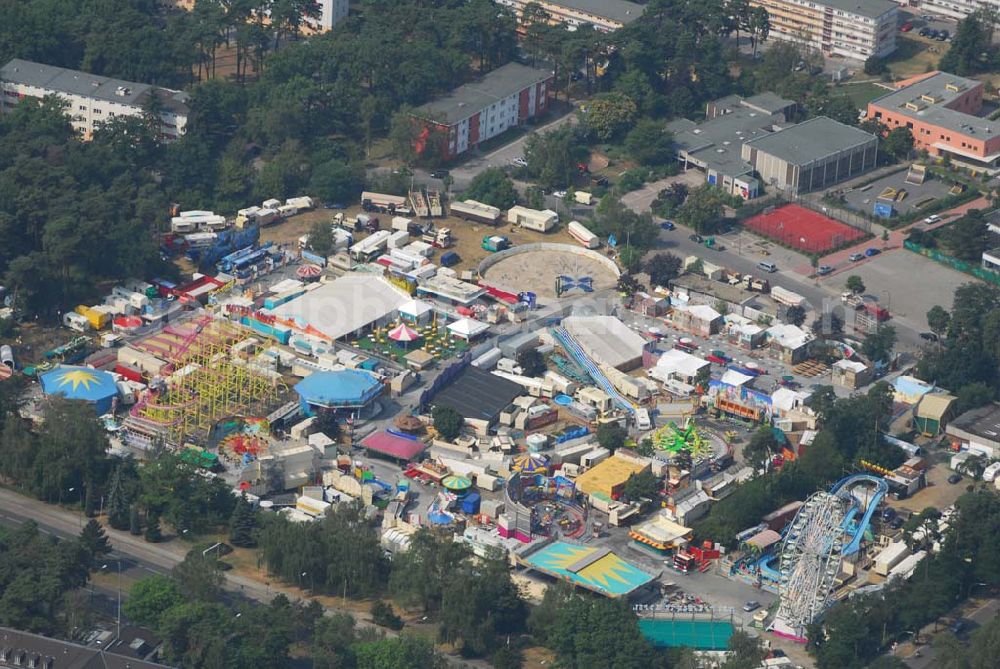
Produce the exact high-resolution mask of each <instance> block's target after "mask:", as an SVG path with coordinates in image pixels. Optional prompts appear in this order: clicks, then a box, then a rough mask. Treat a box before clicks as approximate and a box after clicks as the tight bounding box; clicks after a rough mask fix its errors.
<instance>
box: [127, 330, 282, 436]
mask: <svg viewBox="0 0 1000 669" xmlns="http://www.w3.org/2000/svg"><path fill="white" fill-rule="evenodd" d="M193 325H194V328H193V330H192V332H191V334H190V335H189V336H188V337H187V338H186V339H185V340H184V341H183V342H182V343H181V345H180V346H178V347H177V348H176V349H175V350H173V351H172V352H171V353H170V355H169V360H168V362H169V363H170V366H171V368H172V373H171V374H170V376H169V377H168V378H167V379H165V380H163V381H158V382H156V383H153V384H151V387H150V390H149V392H147V393H146V394H145V395H144V396H143V397H142V399H141V400H140V401H139V402H138V403H137V404H136V405H135V407H133V409H132V411H131V413H130V415H129V417H128V418H127V419H126V421H125V425H124V427H125V429H126V430H127V432H128V436H129V438H130V441H134V443H135V445H138V446H142V445H150V444H151V443H152V442H153V441H155V440H157V439H159V440H162V441H163V442H164V443H166V444H170V445H174V446H180V445H182V444H183V443H184V442H185V441H201V440H203V439H204V438H205V437H207V435H208V433H209V431H210V430H211V429H212V426H213V425H215V423H217V422H218V421H220V420H222V419H224V418H229V417H232V416H243V415H247V414H252V413H261V412H265V411H267V410H268V409H269V408H272V407H273V406H274V405H276V404H277V403H278V402H279V401H280V399H281V398H282V396H283V395H284V394H285V393H287V391H288V387H287V386H286V385H285V383H284V382H283V381H282V379H281V376H280V375H279V374H277V373H276V372H274V371H271V370H270V369H267V368H265V367H262V366H259V365H257V364H255V362H254V360H253V357H252V355H251V354H250V352H249V350H248V349H249V347H246V346H245V345H241V342H245V341H246V340H248V339H249V338H251V337H252V336H253V335H254V333H253V332H252V331H251V330H248V329H246V328H244V327H242V326H240V325H237V324H236V323H233V322H232V321H228V320H225V319H222V318H215V317H211V316H204V317H201V318H199V319H197V320H196V321H194V322H193Z"/></svg>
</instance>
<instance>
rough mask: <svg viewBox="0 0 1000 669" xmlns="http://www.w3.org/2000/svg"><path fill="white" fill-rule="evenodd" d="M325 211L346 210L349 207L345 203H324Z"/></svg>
mask: <svg viewBox="0 0 1000 669" xmlns="http://www.w3.org/2000/svg"><path fill="white" fill-rule="evenodd" d="M323 208H324V209H346V208H347V206H346V205H344V203H343V202H324V203H323Z"/></svg>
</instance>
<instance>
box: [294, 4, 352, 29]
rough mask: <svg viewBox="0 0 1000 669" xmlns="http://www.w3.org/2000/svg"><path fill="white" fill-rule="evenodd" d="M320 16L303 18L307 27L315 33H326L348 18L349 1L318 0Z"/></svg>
mask: <svg viewBox="0 0 1000 669" xmlns="http://www.w3.org/2000/svg"><path fill="white" fill-rule="evenodd" d="M316 4H318V5H319V16H317V17H316V18H313V17H311V16H305V17H303V18H304V19H305V25H307V26H308V27H309V28H310V29H311V30H313V31H314V32H320V33H324V32H326V31H328V30H332V29H333V27H334V26H335V25H337V24H338V23H340V22H341V21H343V20H344V19H346V18H347V10H348V5H349V3H348V0H318V1H317V3H316Z"/></svg>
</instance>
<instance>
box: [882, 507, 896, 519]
mask: <svg viewBox="0 0 1000 669" xmlns="http://www.w3.org/2000/svg"><path fill="white" fill-rule="evenodd" d="M895 517H896V510H895V509H894V508H892V507H891V506H887V507H885V508H884V509H882V520H884V521H885V522H889V521H890V520H892V519H893V518H895Z"/></svg>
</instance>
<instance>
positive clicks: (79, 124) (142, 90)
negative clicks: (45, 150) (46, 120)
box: [0, 58, 190, 141]
mask: <svg viewBox="0 0 1000 669" xmlns="http://www.w3.org/2000/svg"><path fill="white" fill-rule="evenodd" d="M0 93H2V95H0V98H2V103H0V112H3V113H7V112H9V111H10V110H11V109H13V108H14V107H16V106H17V105H18V104H19V103H20V102H21V100H22V99H24V98H43V97H45V96H46V95H57V96H59V97H60V98H62V99H63V100H65V101H66V103H67V104H68V105H69V107H68V109H67V110H66V113H67V115H68V116H69V118H70V123H71V124H72V126H73V128H74V129H75V130H76V131H77V132H78V133H80V135H81V136H83V138H84V139H90V138H91V137H92V136H93V133H94V130H96V129H97V128H98V126H100V124H101V123H104V122H106V121H108V120H110V119H113V118H114V117H116V116H142V115H144V114H145V113H146V110H147V109H148V107H149V104H150V102H151V98H152V97H153V96H156V101H157V104H158V105H159V108H160V112H159V117H160V119H159V120H160V135H161V137H162V138H163V139H164V140H167V141H172V140H175V139H177V138H178V137H180V136H181V135H183V134H184V131H185V130H186V128H187V122H188V114H189V112H190V110H189V108H188V105H187V101H188V94H187V93H184V92H183V91H174V90H170V89H168V88H159V87H157V86H150V85H149V84H137V83H134V82H131V81H123V80H121V79H110V78H108V77H101V76H98V75H96V74H89V73H87V72H81V71H79V70H68V69H66V68H64V67H53V66H51V65H42V64H41V63H33V62H31V61H27V60H21V59H19V58H15V59H14V60H12V61H10V62H9V63H7V64H6V65H4V66H3V67H2V68H0Z"/></svg>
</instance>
